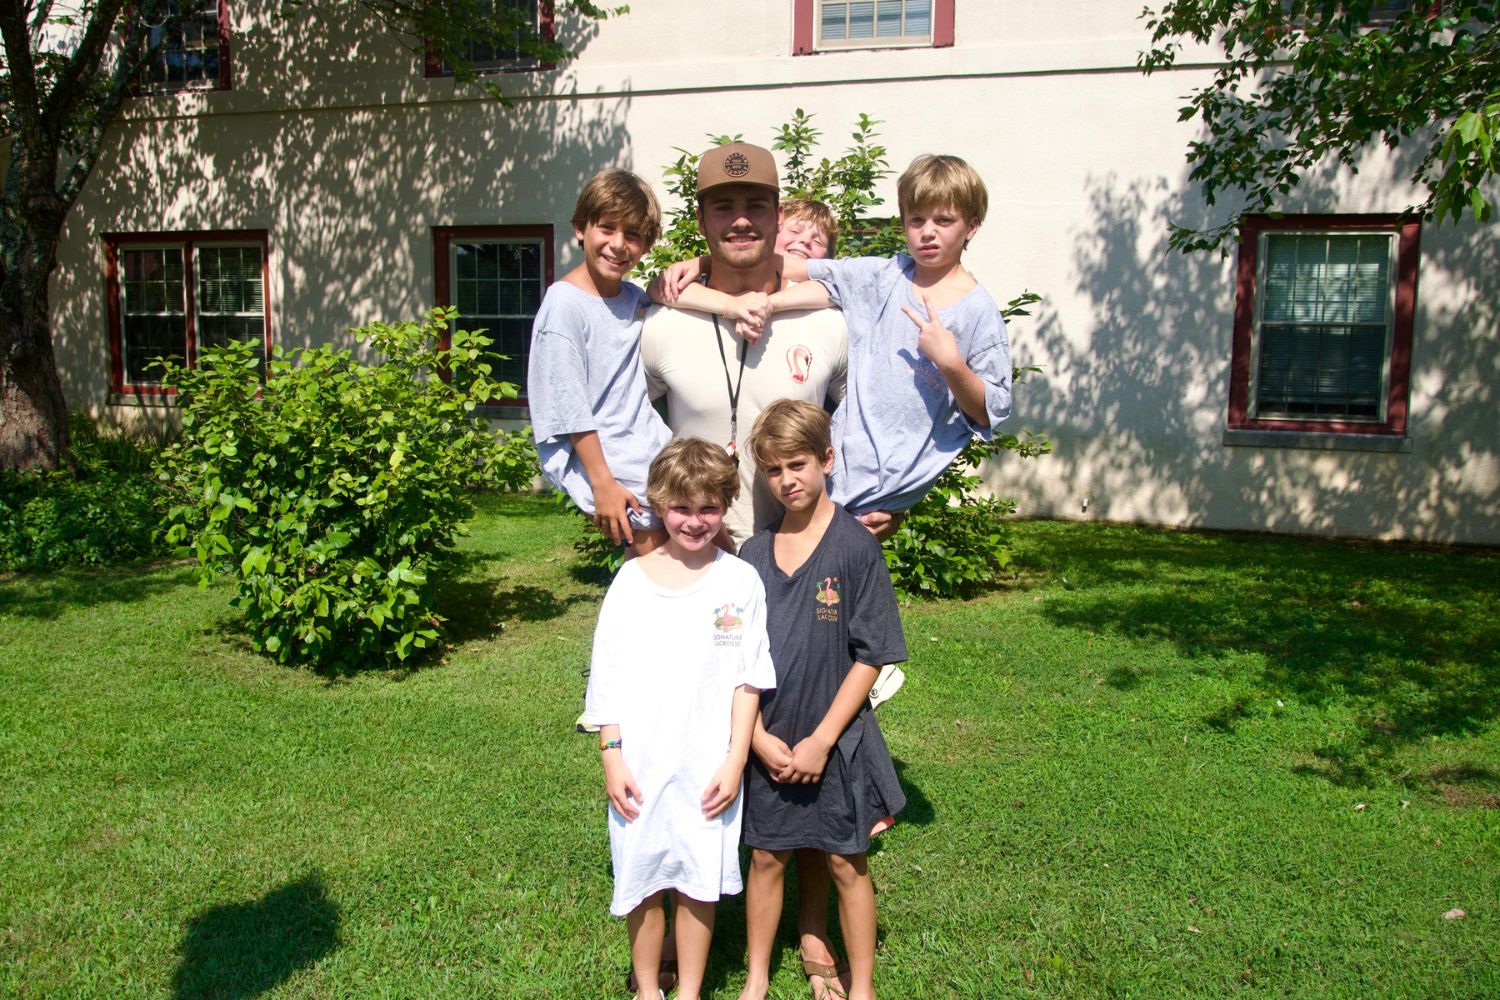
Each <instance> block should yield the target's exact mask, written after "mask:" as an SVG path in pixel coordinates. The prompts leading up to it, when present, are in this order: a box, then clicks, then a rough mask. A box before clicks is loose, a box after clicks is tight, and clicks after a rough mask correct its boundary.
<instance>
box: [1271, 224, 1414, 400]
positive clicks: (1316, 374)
mask: <svg viewBox="0 0 1500 1000" xmlns="http://www.w3.org/2000/svg"><path fill="white" fill-rule="evenodd" d="M1391 239H1392V237H1391V236H1390V235H1389V234H1384V233H1360V234H1349V235H1342V234H1332V235H1329V234H1301V233H1279V234H1272V235H1269V236H1267V237H1266V241H1265V252H1266V266H1265V288H1264V290H1263V292H1262V296H1261V317H1260V318H1261V326H1260V342H1259V345H1258V347H1259V361H1258V365H1257V373H1256V374H1257V380H1256V386H1257V388H1256V412H1257V414H1258V415H1261V416H1288V417H1293V416H1319V417H1346V418H1368V419H1378V418H1379V416H1380V400H1381V398H1382V397H1383V393H1384V385H1383V383H1384V377H1385V375H1384V363H1385V355H1386V344H1387V333H1388V326H1389V323H1388V318H1389V309H1390V301H1391V290H1390V254H1391Z"/></svg>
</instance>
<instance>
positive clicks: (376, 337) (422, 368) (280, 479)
mask: <svg viewBox="0 0 1500 1000" xmlns="http://www.w3.org/2000/svg"><path fill="white" fill-rule="evenodd" d="M456 316H457V312H456V311H455V310H453V309H437V310H434V311H433V312H432V313H431V315H430V316H429V317H428V318H427V319H426V320H425V321H423V322H420V323H416V322H407V323H398V324H396V325H387V324H385V323H372V324H370V325H369V326H366V327H362V328H360V329H358V330H355V331H354V335H355V338H356V339H357V340H359V341H361V342H364V341H368V342H369V343H370V344H371V346H372V347H373V348H374V349H375V350H376V351H377V352H378V353H379V354H381V355H383V356H384V360H383V361H381V362H379V363H376V364H364V363H361V362H359V361H357V360H355V359H354V357H352V355H351V353H350V352H349V351H348V350H341V351H335V350H333V349H332V348H331V347H318V348H310V349H306V350H301V351H294V352H291V353H290V354H283V353H281V352H279V351H277V352H275V353H273V356H272V359H271V362H270V366H269V367H270V374H269V377H268V378H267V379H266V380H265V382H264V383H262V381H261V378H260V375H259V370H258V366H257V360H256V358H255V355H254V353H253V352H252V350H251V348H250V346H249V345H248V344H244V343H230V344H228V345H226V346H224V347H219V348H212V349H208V350H205V351H204V352H203V354H202V355H201V357H200V359H199V367H198V368H196V369H192V370H189V369H185V368H182V367H180V366H177V365H175V364H170V363H169V364H167V366H166V368H167V373H166V377H165V382H166V384H168V385H171V386H174V387H176V389H177V390H178V393H179V399H180V402H181V404H182V411H183V417H182V441H181V442H180V443H179V444H177V445H176V446H174V447H172V448H170V449H168V451H167V452H166V453H165V454H164V456H163V460H162V463H161V476H162V479H163V480H164V481H165V482H167V483H169V484H171V487H172V489H173V492H174V495H175V499H176V503H175V504H174V505H173V506H172V508H171V510H170V511H169V513H168V517H167V523H168V529H167V534H166V537H167V539H168V541H170V542H172V543H174V544H181V545H184V546H185V547H186V548H187V549H188V550H190V551H191V552H192V553H194V554H196V556H197V559H198V564H199V567H200V573H201V576H202V579H203V581H204V582H205V583H206V582H207V581H208V580H210V579H212V578H213V577H214V575H215V574H217V573H221V572H222V573H227V574H229V575H230V576H232V577H234V579H235V581H236V584H237V587H238V596H237V597H236V598H235V600H234V602H233V603H234V604H235V605H236V606H238V607H240V608H242V609H243V611H244V613H245V618H246V621H247V623H248V626H249V630H250V634H251V637H252V639H253V641H254V644H255V647H256V648H257V649H259V650H263V651H265V652H267V653H270V654H271V655H273V656H275V657H276V658H277V659H278V660H280V661H282V662H303V661H312V662H316V663H319V664H324V665H330V666H338V667H350V666H356V665H365V664H381V663H386V662H389V661H390V660H391V659H392V658H394V659H396V660H405V659H406V658H407V657H409V656H411V655H412V654H413V653H414V652H416V651H418V650H421V649H424V648H428V647H431V646H433V645H434V644H435V643H437V642H438V639H439V633H440V629H441V625H442V622H443V621H444V619H443V618H442V616H441V615H439V614H438V612H437V609H436V607H435V599H434V575H435V574H436V573H437V572H439V571H440V570H441V569H442V568H443V567H444V565H445V564H446V563H447V562H448V560H449V559H450V558H451V555H452V547H453V543H454V540H455V538H456V537H457V536H458V535H459V534H460V532H461V530H462V527H463V525H464V523H465V522H466V521H467V520H468V519H469V518H470V517H471V516H472V514H473V504H472V501H471V491H473V490H474V489H476V488H479V487H482V486H494V485H501V486H520V485H523V484H525V483H529V481H530V476H531V471H530V470H531V469H532V468H534V466H528V464H527V461H526V454H527V449H525V448H521V447H517V446H516V445H515V444H514V441H513V440H512V439H511V437H510V436H508V435H499V436H496V435H492V434H491V433H490V432H489V431H488V430H486V429H485V427H484V425H483V424H482V423H479V422H476V421H475V420H474V418H473V417H472V415H471V413H472V411H473V409H474V407H475V406H476V405H477V404H478V402H480V401H483V400H487V399H492V398H499V397H502V396H503V397H514V396H515V394H516V390H515V387H514V386H511V385H508V384H506V383H495V382H491V381H490V380H489V373H490V366H489V365H488V364H487V363H485V362H484V361H483V360H482V354H483V350H484V347H485V345H487V344H488V343H489V340H488V338H486V337H483V336H481V335H479V334H477V333H470V332H465V331H462V330H458V331H455V332H454V333H453V335H452V340H451V344H452V346H451V347H450V348H448V349H443V348H442V347H441V346H440V343H441V340H442V337H443V335H444V334H445V333H446V331H447V329H448V327H449V325H450V324H451V323H452V321H453V320H454V319H455V317H456ZM440 375H441V376H444V377H439V376H440Z"/></svg>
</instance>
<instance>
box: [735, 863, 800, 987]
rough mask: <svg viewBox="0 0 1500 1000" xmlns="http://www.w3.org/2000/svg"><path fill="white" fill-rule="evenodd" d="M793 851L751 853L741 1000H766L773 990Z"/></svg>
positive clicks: (746, 894)
mask: <svg viewBox="0 0 1500 1000" xmlns="http://www.w3.org/2000/svg"><path fill="white" fill-rule="evenodd" d="M791 855H792V852H791V851H762V850H761V849H760V848H756V849H755V850H753V851H751V852H750V882H749V884H748V885H746V886H745V939H746V940H745V951H746V962H745V964H746V969H745V988H744V989H743V990H741V991H740V998H739V1000H765V997H766V991H767V990H769V989H770V988H771V947H772V946H773V945H774V944H775V943H776V925H777V924H779V923H781V897H782V893H783V891H784V889H785V884H786V883H785V880H786V863H787V859H788V858H790V857H791Z"/></svg>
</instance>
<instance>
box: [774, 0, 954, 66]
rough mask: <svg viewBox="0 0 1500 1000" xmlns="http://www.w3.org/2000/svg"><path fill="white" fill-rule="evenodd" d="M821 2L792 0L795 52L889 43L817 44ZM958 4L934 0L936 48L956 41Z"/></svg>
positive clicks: (871, 41)
mask: <svg viewBox="0 0 1500 1000" xmlns="http://www.w3.org/2000/svg"><path fill="white" fill-rule="evenodd" d="M817 6H818V5H817V2H816V0H792V55H794V56H810V55H817V54H820V53H824V52H834V51H846V50H848V49H864V48H871V49H878V48H886V47H887V46H883V45H881V44H880V40H879V39H874V38H872V39H871V40H870V44H869V45H868V46H848V47H847V48H846V47H842V46H841V47H840V48H839V49H831V48H829V49H820V48H817V47H816V41H817V32H816V30H815V24H814V21H815V20H816V17H817ZM955 6H956V0H932V45H931V47H932V48H934V49H943V48H949V47H951V46H952V45H953V17H954V7H955ZM889 47H890V48H898V47H907V48H922V46H920V45H913V46H894V45H893V46H889Z"/></svg>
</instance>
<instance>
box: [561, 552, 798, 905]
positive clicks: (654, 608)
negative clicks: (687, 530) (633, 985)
mask: <svg viewBox="0 0 1500 1000" xmlns="http://www.w3.org/2000/svg"><path fill="white" fill-rule="evenodd" d="M647 558H650V557H647ZM742 684H748V685H750V686H751V687H756V688H761V689H762V690H769V689H772V688H774V687H775V686H776V673H775V670H774V669H773V668H772V666H771V656H770V649H769V646H768V643H767V641H766V605H765V590H764V589H763V588H762V586H761V582H760V578H759V577H758V576H757V575H756V573H755V570H753V569H751V568H750V567H749V566H748V565H746V564H745V563H744V562H742V561H741V560H739V559H737V558H735V557H734V556H732V555H729V554H728V553H723V552H721V553H719V554H718V557H717V558H716V559H715V561H714V564H713V565H712V566H711V567H710V568H709V570H708V572H707V573H705V574H703V575H702V576H700V577H699V578H698V579H697V580H694V581H693V582H692V583H690V584H689V585H688V586H686V587H681V588H678V589H675V590H673V589H668V588H665V587H662V586H659V585H658V584H656V583H655V582H654V581H652V579H651V578H650V577H649V576H647V575H646V573H645V571H644V570H642V569H641V560H640V559H631V560H629V561H627V562H626V563H625V565H623V566H621V567H620V572H619V574H618V575H616V577H615V580H614V582H613V583H612V584H610V588H609V592H608V593H607V594H605V596H604V605H603V606H602V607H601V608H600V609H599V623H598V625H597V627H596V628H595V629H594V651H593V658H592V660H591V665H590V667H589V686H588V694H587V695H586V697H585V699H584V711H583V719H584V721H585V722H587V723H592V724H593V725H597V726H606V725H612V724H613V725H618V726H619V727H620V743H621V752H622V753H623V754H624V755H625V764H626V766H627V767H629V768H630V771H631V774H632V775H634V777H635V780H636V784H637V785H639V786H640V789H641V794H642V796H643V798H644V801H643V802H642V803H641V813H640V815H639V816H638V817H636V818H635V819H634V820H632V821H630V822H629V823H627V822H625V819H624V817H623V816H621V815H620V814H619V813H617V812H615V811H614V809H613V807H611V808H610V810H609V849H610V857H611V859H612V860H613V862H614V871H615V891H614V899H613V901H612V902H611V903H610V912H611V913H613V914H615V915H616V916H624V915H625V914H627V913H629V912H630V911H631V910H633V909H635V908H636V906H638V905H640V903H641V901H642V900H644V899H646V898H647V897H648V896H651V895H653V894H654V893H656V892H659V891H660V890H662V889H678V890H680V891H681V892H683V893H686V894H687V895H688V896H689V897H691V898H693V899H698V900H703V901H705V902H711V901H713V900H716V899H718V898H719V896H720V894H721V893H723V894H729V895H732V894H734V893H737V892H739V891H740V889H741V887H742V885H743V883H742V882H741V880H740V865H739V842H740V817H741V815H742V813H743V802H744V796H743V795H741V796H740V797H739V798H737V799H735V801H734V803H733V804H732V805H731V806H730V807H729V808H728V809H727V810H725V811H724V812H722V813H720V814H719V815H718V816H716V817H714V818H713V819H704V817H703V806H702V796H703V792H704V789H706V788H707V787H708V783H709V781H710V780H711V779H712V778H713V775H714V772H715V771H717V770H718V769H719V766H720V765H721V764H723V763H724V759H725V757H726V756H727V755H728V753H729V738H730V729H731V726H730V710H731V706H732V704H733V701H734V691H735V688H737V687H739V686H740V685H742ZM610 752H611V753H612V752H613V751H610Z"/></svg>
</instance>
